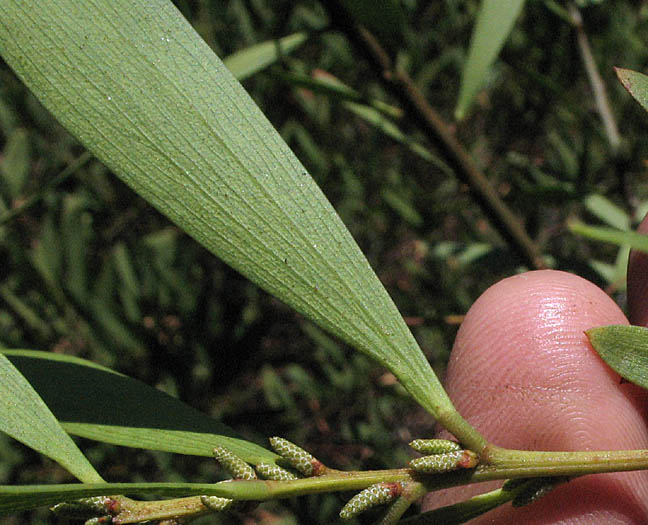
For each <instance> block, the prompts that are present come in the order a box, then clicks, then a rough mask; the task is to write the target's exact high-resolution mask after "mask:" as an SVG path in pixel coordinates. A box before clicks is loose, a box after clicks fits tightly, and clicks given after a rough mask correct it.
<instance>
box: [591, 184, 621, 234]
mask: <svg viewBox="0 0 648 525" xmlns="http://www.w3.org/2000/svg"><path fill="white" fill-rule="evenodd" d="M583 204H585V207H586V208H587V210H588V211H589V212H590V213H591V214H593V215H595V216H596V217H597V218H598V219H600V220H601V221H603V222H604V223H606V224H607V225H608V226H612V227H613V228H617V229H618V230H623V231H628V230H629V229H630V222H631V220H630V216H629V215H628V213H627V212H626V211H625V210H624V209H623V208H621V207H619V206H617V205H616V204H614V203H613V202H612V201H611V200H610V199H608V198H607V197H604V196H603V195H599V194H597V193H592V194H590V195H588V196H587V197H585V199H584V200H583Z"/></svg>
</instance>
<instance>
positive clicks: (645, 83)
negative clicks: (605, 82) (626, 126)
mask: <svg viewBox="0 0 648 525" xmlns="http://www.w3.org/2000/svg"><path fill="white" fill-rule="evenodd" d="M614 70H615V71H616V74H617V76H618V77H619V80H620V81H621V83H622V84H623V87H625V88H626V89H627V90H628V93H630V94H631V95H632V96H633V97H634V99H635V100H636V101H637V102H639V104H641V107H643V108H644V109H645V110H646V111H648V76H647V75H644V74H643V73H638V72H637V71H632V70H630V69H623V68H620V67H617V68H614Z"/></svg>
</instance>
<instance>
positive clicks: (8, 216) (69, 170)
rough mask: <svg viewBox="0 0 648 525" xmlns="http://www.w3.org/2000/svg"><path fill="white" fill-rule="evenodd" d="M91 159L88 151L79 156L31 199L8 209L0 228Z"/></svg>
mask: <svg viewBox="0 0 648 525" xmlns="http://www.w3.org/2000/svg"><path fill="white" fill-rule="evenodd" d="M91 158H92V154H91V153H90V152H89V151H86V152H84V153H82V154H81V155H79V156H78V157H77V158H76V159H74V161H72V162H71V163H70V164H69V165H68V166H67V167H66V168H65V169H64V170H63V171H61V172H60V173H59V174H58V175H56V176H55V177H53V178H51V179H50V180H49V181H48V182H47V183H46V184H45V185H44V186H43V187H42V188H41V189H40V190H39V191H38V192H37V193H35V194H34V195H32V196H31V197H27V198H26V199H25V200H24V201H23V202H22V203H21V204H20V205H18V206H16V207H15V208H12V209H10V210H9V211H7V212H6V213H4V214H3V215H2V216H0V226H2V225H4V224H7V223H8V222H9V221H11V220H13V219H15V218H16V217H18V216H19V215H21V214H23V213H25V212H26V211H27V210H28V209H29V208H31V207H32V206H34V204H36V203H38V202H39V201H40V200H41V199H42V198H43V197H44V196H45V195H47V193H48V192H49V191H50V190H51V189H52V188H55V187H56V186H58V185H59V184H61V183H63V182H64V181H65V180H67V179H68V178H69V177H70V176H71V175H74V174H75V173H76V172H77V171H78V170H79V169H81V168H82V167H83V166H84V165H85V164H87V162H88V161H89V160H90V159H91Z"/></svg>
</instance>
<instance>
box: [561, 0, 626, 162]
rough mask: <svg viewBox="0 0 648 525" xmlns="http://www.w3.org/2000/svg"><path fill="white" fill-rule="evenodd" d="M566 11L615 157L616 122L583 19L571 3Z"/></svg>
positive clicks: (616, 148)
mask: <svg viewBox="0 0 648 525" xmlns="http://www.w3.org/2000/svg"><path fill="white" fill-rule="evenodd" d="M568 9H569V16H570V20H571V23H572V26H573V27H574V29H575V30H576V40H577V41H578V50H579V51H580V55H581V60H582V61H583V66H585V71H586V72H587V78H588V79H589V83H590V86H591V87H592V92H593V93H594V102H595V103H596V109H597V111H598V113H599V115H600V116H601V120H602V121H603V127H604V128H605V136H606V137H607V139H608V142H609V144H610V150H611V151H612V154H613V155H616V154H617V153H618V152H619V148H620V146H621V135H620V134H619V128H618V127H617V124H616V120H615V119H614V115H613V113H612V108H611V107H610V101H609V99H608V96H607V91H606V89H605V84H604V83H603V79H602V78H601V74H600V73H599V71H598V68H597V67H596V61H595V60H594V55H593V54H592V48H591V47H590V45H589V40H588V38H587V34H586V33H585V29H584V27H583V17H582V16H581V13H580V11H579V9H578V7H576V6H575V5H574V4H573V3H570V4H569V7H568Z"/></svg>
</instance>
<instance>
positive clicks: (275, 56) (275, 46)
mask: <svg viewBox="0 0 648 525" xmlns="http://www.w3.org/2000/svg"><path fill="white" fill-rule="evenodd" d="M307 38H308V35H307V34H306V33H294V34H292V35H288V36H285V37H283V38H280V39H279V40H268V41H267V42H261V43H260V44H256V45H254V46H250V47H248V48H246V49H242V50H241V51H237V52H236V53H232V54H231V55H230V56H228V57H227V58H226V59H224V60H223V63H224V64H225V66H227V69H229V70H230V73H232V75H234V76H235V77H236V78H237V79H239V80H245V79H246V78H248V77H251V76H252V75H254V74H255V73H258V72H259V71H261V70H262V69H265V68H266V67H268V66H269V65H271V64H274V63H275V62H277V60H279V59H280V58H281V57H282V56H283V55H285V54H288V53H290V52H292V51H294V50H295V49H297V48H298V47H299V46H301V45H302V44H303V43H304V42H306V40H307Z"/></svg>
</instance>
